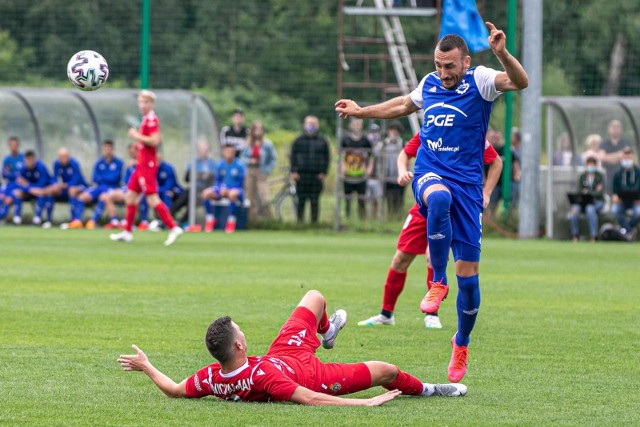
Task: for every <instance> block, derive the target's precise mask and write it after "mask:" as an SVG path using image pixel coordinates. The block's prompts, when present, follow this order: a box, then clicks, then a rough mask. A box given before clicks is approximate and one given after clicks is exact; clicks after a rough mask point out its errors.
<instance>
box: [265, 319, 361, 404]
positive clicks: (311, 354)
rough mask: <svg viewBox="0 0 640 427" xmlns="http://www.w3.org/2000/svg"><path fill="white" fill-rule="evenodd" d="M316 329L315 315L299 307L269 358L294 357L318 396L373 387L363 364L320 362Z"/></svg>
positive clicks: (280, 335)
mask: <svg viewBox="0 0 640 427" xmlns="http://www.w3.org/2000/svg"><path fill="white" fill-rule="evenodd" d="M317 329H318V321H317V319H316V316H315V314H313V313H312V312H311V310H309V309H307V308H306V307H296V309H295V310H293V313H292V314H291V316H290V317H289V319H287V321H286V322H285V323H284V325H282V328H281V329H280V332H279V333H278V336H277V337H276V339H275V340H274V341H273V342H272V343H271V346H270V347H269V351H267V354H266V355H267V356H273V357H283V356H284V357H287V358H289V357H290V358H294V359H295V360H296V361H298V362H299V363H300V364H301V365H302V366H304V367H305V368H306V371H307V372H306V373H307V378H308V379H309V381H310V383H309V384H307V387H308V388H309V389H311V390H313V391H316V392H318V393H324V394H334V395H339V394H348V393H355V392H358V391H361V390H366V389H368V388H369V387H371V372H370V371H369V368H368V367H367V365H365V364H364V363H322V362H321V361H320V359H318V357H317V356H316V350H317V348H318V347H320V340H318V337H317V335H316V331H317ZM303 331H304V332H303ZM284 360H285V361H287V359H284Z"/></svg>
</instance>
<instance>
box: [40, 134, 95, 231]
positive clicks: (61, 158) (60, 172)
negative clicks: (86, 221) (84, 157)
mask: <svg viewBox="0 0 640 427" xmlns="http://www.w3.org/2000/svg"><path fill="white" fill-rule="evenodd" d="M52 172H53V177H52V179H51V184H50V185H49V186H48V187H47V194H48V195H49V196H51V197H52V203H50V204H49V205H48V207H47V215H48V217H51V216H52V212H53V208H54V204H55V202H56V201H58V202H69V208H70V221H73V219H74V218H75V209H76V206H77V199H76V197H77V196H78V194H80V193H81V192H82V191H84V189H85V188H86V187H87V182H86V181H85V180H84V176H83V175H82V169H81V168H80V163H79V162H78V161H77V160H76V159H74V158H73V157H71V156H70V155H69V150H67V149H66V148H64V147H62V148H60V149H58V158H57V159H56V160H55V161H54V162H53V169H52ZM49 210H50V211H51V212H49Z"/></svg>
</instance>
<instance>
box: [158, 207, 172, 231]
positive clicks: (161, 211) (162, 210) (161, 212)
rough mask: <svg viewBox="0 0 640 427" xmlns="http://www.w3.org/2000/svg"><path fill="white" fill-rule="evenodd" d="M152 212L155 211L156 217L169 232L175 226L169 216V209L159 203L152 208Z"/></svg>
mask: <svg viewBox="0 0 640 427" xmlns="http://www.w3.org/2000/svg"><path fill="white" fill-rule="evenodd" d="M154 210H155V211H156V213H157V214H158V217H159V218H160V219H161V220H162V222H164V223H165V225H166V226H167V227H168V228H169V230H171V229H172V228H173V227H175V226H176V223H175V221H174V220H173V217H172V216H171V213H170V212H169V208H167V205H165V204H164V203H162V202H160V204H159V205H157V206H156V207H155V208H154Z"/></svg>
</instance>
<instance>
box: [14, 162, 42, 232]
mask: <svg viewBox="0 0 640 427" xmlns="http://www.w3.org/2000/svg"><path fill="white" fill-rule="evenodd" d="M50 183H51V175H49V171H48V170H47V167H46V166H45V165H44V163H42V162H41V161H40V160H38V159H37V158H36V153H35V152H34V151H32V150H29V151H27V152H26V153H24V164H23V166H22V169H20V170H19V171H18V177H17V178H16V184H17V187H16V188H15V189H14V191H13V195H12V196H13V203H14V205H15V207H14V213H13V223H14V224H16V225H18V224H22V202H23V201H25V200H31V199H32V198H35V199H36V208H35V212H34V214H33V225H40V224H42V218H41V216H42V210H43V209H44V208H45V207H46V206H45V205H46V204H48V203H51V201H50V197H49V196H48V195H47V186H48V185H49V184H50ZM42 226H43V227H44V228H49V227H51V218H48V219H47V221H45V223H44V224H42Z"/></svg>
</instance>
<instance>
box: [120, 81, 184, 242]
mask: <svg viewBox="0 0 640 427" xmlns="http://www.w3.org/2000/svg"><path fill="white" fill-rule="evenodd" d="M155 101H156V95H155V94H154V93H153V92H151V91H149V90H143V91H141V92H140V94H139V95H138V108H139V109H140V113H141V114H142V116H143V117H142V123H141V124H140V131H138V130H136V129H135V128H131V129H129V138H131V139H133V140H136V141H138V158H137V159H136V170H135V171H134V172H133V175H131V178H130V179H129V183H128V184H127V195H126V196H125V205H126V211H125V220H126V225H125V229H124V230H123V231H122V232H120V233H117V234H111V235H110V236H109V237H110V238H111V240H114V241H121V242H132V241H133V235H132V234H131V229H132V227H133V221H134V219H135V216H136V211H137V210H138V203H140V198H139V197H138V196H139V194H140V193H144V195H145V196H146V198H147V203H148V205H149V206H150V207H152V208H153V209H154V210H155V211H156V214H157V215H158V218H160V219H161V220H162V221H163V222H164V223H165V225H166V226H167V228H168V229H169V236H168V237H167V240H165V242H164V244H165V246H169V245H171V244H172V243H173V242H175V241H176V239H177V238H178V237H180V235H181V234H182V228H180V227H178V226H176V223H175V221H174V220H173V218H172V217H171V214H170V213H169V209H168V208H167V205H165V204H164V203H163V202H162V200H160V197H159V196H158V178H157V176H158V175H157V174H158V160H157V148H158V146H159V145H160V144H161V143H162V136H161V134H160V122H159V121H158V116H156V113H154V112H153V105H154V104H155Z"/></svg>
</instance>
